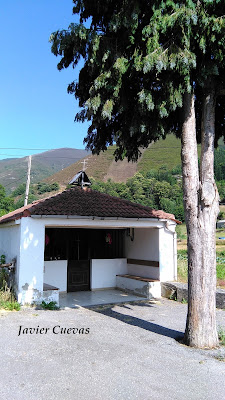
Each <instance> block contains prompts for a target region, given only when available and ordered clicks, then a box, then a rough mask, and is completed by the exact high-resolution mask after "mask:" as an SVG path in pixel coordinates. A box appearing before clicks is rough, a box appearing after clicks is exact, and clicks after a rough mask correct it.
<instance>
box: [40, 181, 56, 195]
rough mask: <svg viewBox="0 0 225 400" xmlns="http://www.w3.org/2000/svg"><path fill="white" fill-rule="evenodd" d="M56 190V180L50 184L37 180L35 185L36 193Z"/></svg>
mask: <svg viewBox="0 0 225 400" xmlns="http://www.w3.org/2000/svg"><path fill="white" fill-rule="evenodd" d="M57 190H59V184H58V183H57V182H54V183H52V184H48V183H45V182H39V183H37V185H36V191H37V193H38V194H42V193H46V192H52V191H57Z"/></svg>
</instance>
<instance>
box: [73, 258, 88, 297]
mask: <svg viewBox="0 0 225 400" xmlns="http://www.w3.org/2000/svg"><path fill="white" fill-rule="evenodd" d="M80 290H90V261H89V260H68V267H67V292H77V291H80Z"/></svg>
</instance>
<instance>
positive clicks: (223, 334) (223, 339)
mask: <svg viewBox="0 0 225 400" xmlns="http://www.w3.org/2000/svg"><path fill="white" fill-rule="evenodd" d="M218 338H219V341H220V344H221V345H222V346H225V329H224V328H222V327H221V326H220V327H219V329H218Z"/></svg>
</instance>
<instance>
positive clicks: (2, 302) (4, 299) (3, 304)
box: [0, 290, 20, 311]
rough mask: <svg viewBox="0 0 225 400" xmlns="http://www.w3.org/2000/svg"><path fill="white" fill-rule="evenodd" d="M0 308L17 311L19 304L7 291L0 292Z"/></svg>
mask: <svg viewBox="0 0 225 400" xmlns="http://www.w3.org/2000/svg"><path fill="white" fill-rule="evenodd" d="M0 308H3V309H4V310H9V311H14V310H15V311H19V310H20V304H19V303H18V302H17V301H16V300H15V298H14V296H13V294H12V293H11V292H10V291H9V290H0Z"/></svg>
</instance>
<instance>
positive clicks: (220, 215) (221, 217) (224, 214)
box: [217, 211, 225, 220]
mask: <svg viewBox="0 0 225 400" xmlns="http://www.w3.org/2000/svg"><path fill="white" fill-rule="evenodd" d="M217 219H218V220H224V219H225V212H223V211H220V212H219V214H218V217H217Z"/></svg>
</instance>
